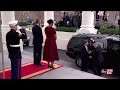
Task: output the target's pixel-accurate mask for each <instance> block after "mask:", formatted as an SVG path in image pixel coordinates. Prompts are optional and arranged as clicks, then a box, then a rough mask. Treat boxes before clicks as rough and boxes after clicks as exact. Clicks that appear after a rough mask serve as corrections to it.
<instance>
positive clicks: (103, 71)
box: [102, 69, 113, 75]
mask: <svg viewBox="0 0 120 90" xmlns="http://www.w3.org/2000/svg"><path fill="white" fill-rule="evenodd" d="M102 73H105V74H107V75H111V74H112V73H113V69H103V70H102Z"/></svg>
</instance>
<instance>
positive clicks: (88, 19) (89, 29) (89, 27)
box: [76, 11, 97, 34]
mask: <svg viewBox="0 0 120 90" xmlns="http://www.w3.org/2000/svg"><path fill="white" fill-rule="evenodd" d="M87 33H88V34H97V30H96V29H95V28H94V11H82V24H81V28H80V29H78V30H77V32H76V34H87Z"/></svg>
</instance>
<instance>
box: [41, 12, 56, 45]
mask: <svg viewBox="0 0 120 90" xmlns="http://www.w3.org/2000/svg"><path fill="white" fill-rule="evenodd" d="M49 19H52V20H53V21H54V11H44V27H43V28H42V32H43V38H44V40H43V41H44V42H45V39H46V36H45V32H44V29H45V27H46V26H48V23H47V20H49ZM53 27H54V28H56V27H55V25H53ZM43 46H44V43H43Z"/></svg>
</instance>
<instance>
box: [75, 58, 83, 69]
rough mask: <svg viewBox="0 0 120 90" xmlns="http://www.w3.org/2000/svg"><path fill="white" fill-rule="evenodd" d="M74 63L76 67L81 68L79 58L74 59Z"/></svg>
mask: <svg viewBox="0 0 120 90" xmlns="http://www.w3.org/2000/svg"><path fill="white" fill-rule="evenodd" d="M75 63H76V65H77V66H78V67H80V68H81V66H82V63H81V58H80V57H76V59H75Z"/></svg>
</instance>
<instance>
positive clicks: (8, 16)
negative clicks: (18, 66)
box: [1, 11, 23, 52]
mask: <svg viewBox="0 0 120 90" xmlns="http://www.w3.org/2000/svg"><path fill="white" fill-rule="evenodd" d="M1 19H2V25H1V31H2V39H3V40H2V41H3V49H7V48H6V34H7V32H8V31H10V27H9V25H8V22H9V21H13V20H15V13H14V11H1ZM22 43H23V42H22V40H20V48H21V52H23V44H22Z"/></svg>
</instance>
